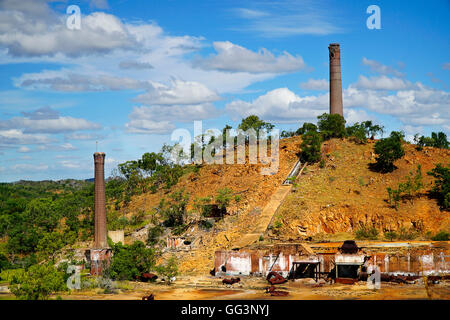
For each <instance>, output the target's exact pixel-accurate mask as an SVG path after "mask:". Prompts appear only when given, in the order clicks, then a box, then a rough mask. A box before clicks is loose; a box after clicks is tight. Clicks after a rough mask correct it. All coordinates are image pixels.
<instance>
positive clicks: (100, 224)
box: [94, 152, 108, 249]
mask: <svg viewBox="0 0 450 320" xmlns="http://www.w3.org/2000/svg"><path fill="white" fill-rule="evenodd" d="M94 165H95V169H94V171H95V181H94V184H95V193H94V213H95V231H94V242H95V244H94V247H95V248H98V249H100V248H106V247H107V246H108V242H107V238H106V237H107V234H106V208H105V153H104V152H96V153H94Z"/></svg>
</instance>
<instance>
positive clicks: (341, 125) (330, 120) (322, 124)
mask: <svg viewBox="0 0 450 320" xmlns="http://www.w3.org/2000/svg"><path fill="white" fill-rule="evenodd" d="M317 119H319V121H318V123H317V124H318V127H319V130H320V134H321V135H322V137H323V139H324V140H328V139H331V138H343V137H345V136H346V131H345V119H344V117H343V116H341V115H340V114H328V113H324V114H322V115H320V116H318V117H317Z"/></svg>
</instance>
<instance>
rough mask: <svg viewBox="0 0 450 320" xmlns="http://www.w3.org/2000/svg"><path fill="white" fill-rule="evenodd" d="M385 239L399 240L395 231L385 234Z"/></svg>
mask: <svg viewBox="0 0 450 320" xmlns="http://www.w3.org/2000/svg"><path fill="white" fill-rule="evenodd" d="M384 237H385V238H386V239H387V240H389V241H392V240H394V239H396V238H397V233H395V231H388V232H385V233H384Z"/></svg>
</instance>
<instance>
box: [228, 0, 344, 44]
mask: <svg viewBox="0 0 450 320" xmlns="http://www.w3.org/2000/svg"><path fill="white" fill-rule="evenodd" d="M257 6H258V9H253V8H251V9H250V8H238V9H235V10H234V11H235V13H236V15H237V16H238V17H240V18H243V19H245V22H244V25H243V26H240V28H239V29H238V28H234V29H232V30H234V31H239V32H252V33H254V34H256V35H257V36H260V37H269V38H274V37H278V38H279V37H287V36H296V35H303V34H313V35H327V34H333V33H341V32H343V31H344V30H343V29H342V28H341V27H339V26H338V23H340V22H341V21H340V20H341V18H339V13H338V11H337V10H328V8H329V5H325V7H324V6H323V4H321V3H316V2H313V1H294V2H293V1H277V2H276V3H272V2H270V1H266V2H259V3H258V4H257ZM325 8H327V9H325ZM332 14H334V16H333V15H332Z"/></svg>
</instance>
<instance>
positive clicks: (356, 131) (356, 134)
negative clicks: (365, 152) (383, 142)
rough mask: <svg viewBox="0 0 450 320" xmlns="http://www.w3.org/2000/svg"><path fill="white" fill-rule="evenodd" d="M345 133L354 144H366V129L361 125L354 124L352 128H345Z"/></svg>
mask: <svg viewBox="0 0 450 320" xmlns="http://www.w3.org/2000/svg"><path fill="white" fill-rule="evenodd" d="M346 132H347V135H348V136H350V137H352V139H353V140H354V141H355V142H356V143H359V144H364V143H366V142H367V137H366V128H365V127H364V125H363V124H359V123H358V122H356V123H355V124H354V125H353V126H350V127H347V129H346Z"/></svg>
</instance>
